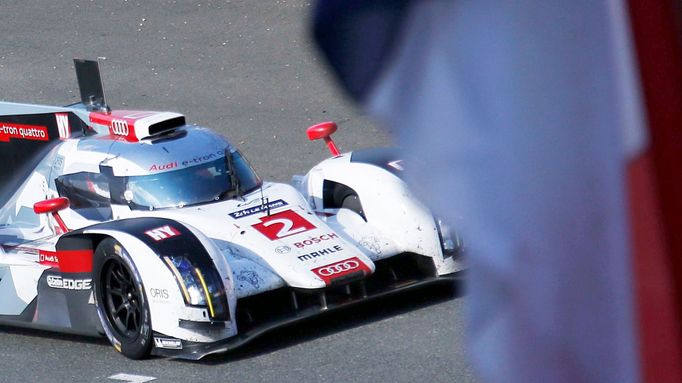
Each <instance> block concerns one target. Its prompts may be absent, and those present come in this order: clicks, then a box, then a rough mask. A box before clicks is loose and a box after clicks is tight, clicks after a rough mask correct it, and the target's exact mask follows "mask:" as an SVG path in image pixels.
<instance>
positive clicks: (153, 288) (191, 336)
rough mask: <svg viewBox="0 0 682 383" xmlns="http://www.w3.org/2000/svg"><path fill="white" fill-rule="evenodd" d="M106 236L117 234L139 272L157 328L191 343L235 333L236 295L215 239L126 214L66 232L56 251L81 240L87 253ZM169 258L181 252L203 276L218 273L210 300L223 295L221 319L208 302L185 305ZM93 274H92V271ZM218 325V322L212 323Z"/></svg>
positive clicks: (185, 227) (177, 225)
mask: <svg viewBox="0 0 682 383" xmlns="http://www.w3.org/2000/svg"><path fill="white" fill-rule="evenodd" d="M104 237H111V238H114V239H116V240H117V241H118V242H119V243H120V244H121V246H123V247H124V248H125V249H126V251H127V253H128V254H129V255H130V257H131V258H132V261H133V263H134V264H135V267H136V269H137V272H138V273H139V275H140V278H141V280H142V284H143V287H144V293H145V295H146V297H147V301H148V303H149V309H150V311H151V319H152V329H153V330H154V331H155V333H159V334H162V335H164V336H167V337H173V338H177V339H181V340H185V341H190V342H214V341H217V340H221V339H224V338H227V337H229V336H233V335H235V334H236V332H237V330H236V323H235V321H234V320H233V318H234V317H235V306H236V298H235V296H234V284H233V280H232V273H231V271H230V267H229V265H228V264H227V262H226V261H225V259H224V258H223V257H222V255H221V254H220V252H219V250H218V249H217V247H216V246H215V244H213V242H212V241H211V240H210V239H209V238H207V237H206V236H204V235H203V234H202V233H201V232H199V231H198V230H196V229H195V228H193V227H191V226H189V225H186V224H183V223H180V222H178V221H174V220H169V219H165V218H155V217H145V218H130V219H124V220H118V221H110V222H105V223H101V224H97V225H93V226H89V227H86V228H83V229H80V230H77V231H73V232H70V233H68V234H66V235H64V236H62V238H60V240H59V242H58V243H57V250H58V251H59V250H60V249H61V248H66V247H69V248H71V249H73V247H74V244H78V243H82V246H87V243H88V242H89V243H90V244H91V245H90V246H91V248H90V254H92V252H93V250H94V249H95V248H96V245H97V243H98V241H99V240H101V239H103V238H104ZM172 257H185V258H186V259H188V260H189V261H190V262H191V263H192V264H193V265H194V267H196V268H198V269H199V270H200V271H201V273H202V275H206V276H208V275H211V273H214V272H215V273H217V275H218V278H219V279H220V283H221V284H222V291H221V292H220V293H219V294H212V299H216V301H214V302H215V304H216V306H217V305H218V303H219V301H217V300H218V299H224V302H222V303H223V304H224V305H225V306H226V309H227V310H228V312H227V315H226V316H225V317H221V318H220V320H216V318H211V315H210V312H209V310H207V307H197V306H191V305H188V304H187V303H186V302H185V298H184V294H183V291H182V290H181V287H180V283H178V279H177V278H176V275H175V274H174V272H173V271H172V270H171V268H170V267H169V265H168V259H171V258H172ZM93 279H96V276H93ZM216 324H218V325H216Z"/></svg>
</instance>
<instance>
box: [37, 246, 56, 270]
mask: <svg viewBox="0 0 682 383" xmlns="http://www.w3.org/2000/svg"><path fill="white" fill-rule="evenodd" d="M38 262H39V263H40V264H41V265H43V266H50V267H59V257H58V256H57V253H56V252H54V251H45V250H40V252H39V255H38Z"/></svg>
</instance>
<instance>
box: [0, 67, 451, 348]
mask: <svg viewBox="0 0 682 383" xmlns="http://www.w3.org/2000/svg"><path fill="white" fill-rule="evenodd" d="M74 62H75V66H76V72H77V77H78V82H79V86H80V91H81V99H82V102H79V103H77V104H74V105H69V106H66V107H54V106H40V105H28V104H16V103H0V161H2V162H1V163H2V164H3V166H4V171H3V172H2V173H0V324H3V325H14V326H23V327H29V328H38V329H47V330H53V331H60V332H68V333H75V334H85V335H95V336H102V335H104V336H106V337H107V338H108V339H109V341H110V342H111V343H112V345H113V346H114V348H115V349H116V350H118V351H119V352H121V353H123V354H124V355H126V356H127V357H130V358H142V357H145V356H147V355H149V354H150V353H151V354H155V355H164V356H171V357H178V358H188V359H198V358H201V357H203V356H205V355H207V354H211V353H216V352H221V351H225V350H228V349H231V348H234V347H236V346H239V345H241V344H243V343H244V342H246V341H248V340H250V339H252V338H254V337H255V336H258V335H260V334H262V333H264V332H266V331H268V330H270V329H272V328H275V327H278V326H282V325H286V324H288V323H292V322H295V321H299V320H301V319H304V318H308V317H311V316H314V315H317V314H319V313H322V312H325V311H329V310H333V309H336V308H340V307H344V306H347V305H350V304H353V303H355V302H362V301H365V300H367V299H370V298H373V297H378V296H381V295H385V294H388V293H393V292H396V291H400V290H402V289H407V288H412V287H416V286H419V285H423V284H426V283H431V282H436V281H442V280H452V279H454V278H455V275H456V274H457V273H458V272H459V271H460V270H461V269H462V265H461V261H460V252H461V244H460V242H459V240H458V239H457V237H456V236H455V235H453V234H452V233H451V231H450V230H449V229H448V228H447V227H446V226H445V225H444V224H443V223H442V222H441V221H440V220H438V219H437V218H434V216H433V215H432V213H431V212H430V211H429V210H428V208H427V207H425V206H424V205H423V204H422V203H420V202H419V201H418V199H417V198H415V196H414V195H413V194H412V193H411V192H410V190H408V188H407V187H406V185H405V183H404V182H403V181H402V180H401V178H400V176H399V173H400V170H401V162H400V158H399V157H397V156H396V154H397V153H396V152H395V151H392V150H388V149H365V150H360V151H355V152H351V153H345V154H341V153H339V152H338V149H337V148H336V146H335V145H334V142H333V141H332V140H331V138H330V135H331V133H333V131H334V130H336V125H335V124H333V123H322V124H318V125H315V126H312V127H310V128H309V129H308V131H307V134H308V138H309V139H311V140H314V139H323V140H324V141H326V143H327V144H328V146H329V149H330V151H331V152H332V157H331V158H329V159H326V160H324V161H322V162H321V163H319V164H318V165H316V166H315V167H313V168H312V169H311V170H310V171H309V172H308V173H307V174H306V175H305V176H295V177H294V179H293V181H292V183H291V184H282V183H274V182H264V181H262V180H261V179H260V178H259V177H258V175H257V174H256V173H255V171H254V170H253V168H252V167H251V166H250V165H249V162H248V161H247V160H246V158H245V157H244V156H243V155H242V154H241V152H240V151H239V150H238V149H237V148H236V147H234V146H233V145H232V144H231V143H230V142H229V141H228V140H227V139H226V138H224V137H223V136H221V135H219V134H217V133H215V132H213V131H211V130H209V129H206V128H202V127H196V126H191V125H187V124H186V123H185V118H184V116H183V115H181V114H178V113H171V112H150V111H130V110H110V108H109V107H108V106H107V104H106V101H105V99H104V91H103V88H102V85H101V77H100V74H99V63H98V62H97V61H88V60H74Z"/></svg>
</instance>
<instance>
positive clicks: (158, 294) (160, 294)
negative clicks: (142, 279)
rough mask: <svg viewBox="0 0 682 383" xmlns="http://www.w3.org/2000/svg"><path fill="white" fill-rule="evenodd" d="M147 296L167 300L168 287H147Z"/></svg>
mask: <svg viewBox="0 0 682 383" xmlns="http://www.w3.org/2000/svg"><path fill="white" fill-rule="evenodd" d="M149 296H151V297H152V299H160V300H164V301H165V300H168V297H169V295H168V289H156V288H154V287H152V288H150V289H149Z"/></svg>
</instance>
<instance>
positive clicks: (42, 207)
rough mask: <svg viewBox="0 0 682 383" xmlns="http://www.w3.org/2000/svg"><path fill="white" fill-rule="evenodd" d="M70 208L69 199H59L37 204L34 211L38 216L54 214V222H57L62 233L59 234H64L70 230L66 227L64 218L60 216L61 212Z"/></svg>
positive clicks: (34, 205)
mask: <svg viewBox="0 0 682 383" xmlns="http://www.w3.org/2000/svg"><path fill="white" fill-rule="evenodd" d="M68 207H69V199H68V198H66V197H57V198H51V199H46V200H44V201H38V202H36V203H35V204H33V211H34V212H35V213H36V214H52V216H53V217H54V220H55V221H57V225H59V229H61V233H59V234H63V233H66V232H68V231H69V228H68V227H66V224H65V223H64V221H63V220H62V217H60V216H59V212H60V211H62V210H64V209H66V208H68Z"/></svg>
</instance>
